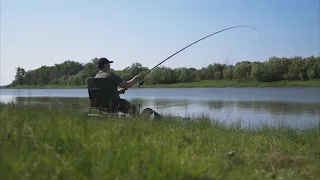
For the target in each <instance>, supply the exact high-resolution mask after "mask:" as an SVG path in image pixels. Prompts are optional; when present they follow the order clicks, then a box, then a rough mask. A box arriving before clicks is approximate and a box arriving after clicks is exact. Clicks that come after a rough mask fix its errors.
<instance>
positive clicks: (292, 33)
mask: <svg viewBox="0 0 320 180" xmlns="http://www.w3.org/2000/svg"><path fill="white" fill-rule="evenodd" d="M319 9H320V3H319V0H299V1H298V0H268V1H267V0H233V1H231V0H198V1H196V0H163V1H160V0H157V1H156V0H153V1H147V0H144V1H142V0H135V1H133V0H130V1H129V0H123V1H116V0H114V1H111V0H95V1H89V0H86V1H85V0H77V1H76V0H68V1H63V0H55V1H40V0H28V1H25V0H19V1H18V0H1V26H0V27H1V38H0V41H1V59H0V60H1V64H0V66H1V80H0V84H1V85H6V84H9V83H11V82H12V80H13V79H14V75H15V68H16V67H18V66H20V67H22V68H25V70H32V69H36V68H39V67H41V66H43V65H46V66H51V65H54V64H56V63H62V62H64V61H66V60H74V61H78V62H81V63H87V62H89V61H90V60H91V59H93V58H94V57H102V56H103V57H107V58H109V59H111V60H114V61H115V63H114V64H113V66H112V68H114V69H123V68H125V67H126V66H130V65H131V64H132V63H134V62H139V63H141V64H142V65H144V66H147V67H149V68H152V67H153V66H155V65H156V64H158V63H159V62H161V61H162V60H164V59H165V58H167V57H168V56H170V55H171V54H173V53H175V52H176V51H178V50H179V49H181V48H183V47H184V46H186V45H188V44H190V43H192V42H194V41H196V40H198V39H200V38H202V37H204V36H206V35H209V34H211V33H213V32H216V31H219V30H221V29H224V28H227V27H230V26H235V25H250V26H253V27H255V28H256V29H258V30H259V32H260V34H258V33H256V32H255V31H253V30H252V29H248V28H237V29H231V30H229V31H224V32H222V33H220V34H217V35H214V36H212V37H210V38H208V39H205V40H204V41H201V42H199V43H197V44H195V45H193V46H191V47H190V48H188V49H186V50H184V51H182V52H181V53H179V54H177V55H176V56H174V57H173V58H171V59H169V60H168V61H166V62H165V63H164V64H163V65H164V66H167V67H171V68H175V67H196V68H201V67H205V66H207V65H209V64H212V63H224V64H235V63H236V62H238V61H244V60H245V61H266V60H268V58H269V57H272V56H278V57H290V56H296V55H297V56H303V57H306V56H311V55H315V56H319V54H320V52H319V51H320V50H319V49H320V47H319V43H320V37H319V34H320V33H319V23H320V22H319V21H320V20H319V16H320V13H319Z"/></svg>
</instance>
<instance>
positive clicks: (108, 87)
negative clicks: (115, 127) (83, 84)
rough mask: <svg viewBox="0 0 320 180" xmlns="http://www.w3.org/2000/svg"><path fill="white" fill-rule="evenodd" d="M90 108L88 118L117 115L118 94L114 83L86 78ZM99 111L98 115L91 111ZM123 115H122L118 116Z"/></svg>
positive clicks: (105, 79)
mask: <svg viewBox="0 0 320 180" xmlns="http://www.w3.org/2000/svg"><path fill="white" fill-rule="evenodd" d="M87 86H88V94H89V99H90V107H89V112H88V116H95V117H97V116H98V117H101V116H104V115H115V114H117V115H119V99H120V96H119V92H118V89H117V86H116V85H115V84H114V82H113V81H112V80H110V79H108V78H94V77H89V78H87ZM93 109H95V110H99V114H94V113H91V111H92V110H93ZM120 115H123V114H120Z"/></svg>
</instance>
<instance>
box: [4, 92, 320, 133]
mask: <svg viewBox="0 0 320 180" xmlns="http://www.w3.org/2000/svg"><path fill="white" fill-rule="evenodd" d="M121 97H122V98H124V99H128V100H130V101H132V102H133V103H135V104H137V103H138V102H140V103H141V108H145V107H151V108H153V109H155V110H156V111H158V112H159V113H162V114H172V115H177V116H182V117H186V116H187V117H196V116H202V115H205V116H209V117H210V118H213V119H217V120H219V121H222V122H224V123H226V124H229V123H233V122H241V123H242V124H243V126H245V127H248V126H250V127H256V126H260V125H261V124H268V125H276V124H277V123H279V121H281V122H283V123H286V124H289V125H292V126H295V127H307V126H313V125H314V124H315V123H316V122H320V88H176V89H175V88H159V89H155V88H151V89H146V88H143V89H130V90H128V91H127V92H126V93H125V94H124V95H121ZM0 102H2V103H8V102H15V103H24V104H35V103H41V104H45V105H48V106H50V105H55V106H60V107H61V106H62V107H64V106H65V107H68V108H73V109H75V110H86V109H87V108H88V106H89V100H88V92H87V89H0Z"/></svg>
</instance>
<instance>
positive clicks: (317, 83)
mask: <svg viewBox="0 0 320 180" xmlns="http://www.w3.org/2000/svg"><path fill="white" fill-rule="evenodd" d="M243 87H247V88H261V87H265V88H268V87H320V79H314V80H305V81H302V80H299V81H297V80H296V81H289V80H282V81H276V82H255V81H247V82H237V81H229V80H202V81H196V82H186V83H174V84H150V85H144V86H141V87H139V88H243ZM86 88H87V86H86V85H81V86H59V85H44V86H28V85H23V86H17V87H1V88H0V89H86ZM132 88H138V87H137V84H135V85H134V86H133V87H132Z"/></svg>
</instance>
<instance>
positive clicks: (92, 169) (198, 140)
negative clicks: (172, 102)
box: [0, 105, 320, 180]
mask: <svg viewBox="0 0 320 180" xmlns="http://www.w3.org/2000/svg"><path fill="white" fill-rule="evenodd" d="M0 116H1V119H0V138H1V139H0V169H1V172H0V174H1V176H2V178H3V179H68V180H69V179H77V180H78V179H281V178H282V179H316V177H320V166H319V164H320V144H319V142H320V136H319V132H320V129H319V128H320V126H318V127H315V128H313V129H310V130H307V131H304V132H301V131H294V130H292V129H290V128H287V127H280V128H268V127H265V128H263V129H260V130H256V131H245V130H241V129H240V128H237V127H236V126H235V127H229V128H227V127H225V126H223V125H219V124H218V123H215V124H214V125H213V126H210V123H209V121H206V120H205V119H202V120H201V121H200V122H197V123H196V122H192V121H189V122H184V123H181V122H180V123H179V122H177V121H175V120H174V119H171V118H166V119H164V120H161V121H160V120H159V121H150V120H148V119H143V118H132V119H116V118H109V119H88V118H86V116H85V115H84V114H83V113H77V112H73V111H68V110H63V109H52V108H45V107H40V106H32V107H31V106H24V107H22V106H21V107H19V106H14V105H9V106H3V105H1V106H0Z"/></svg>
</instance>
